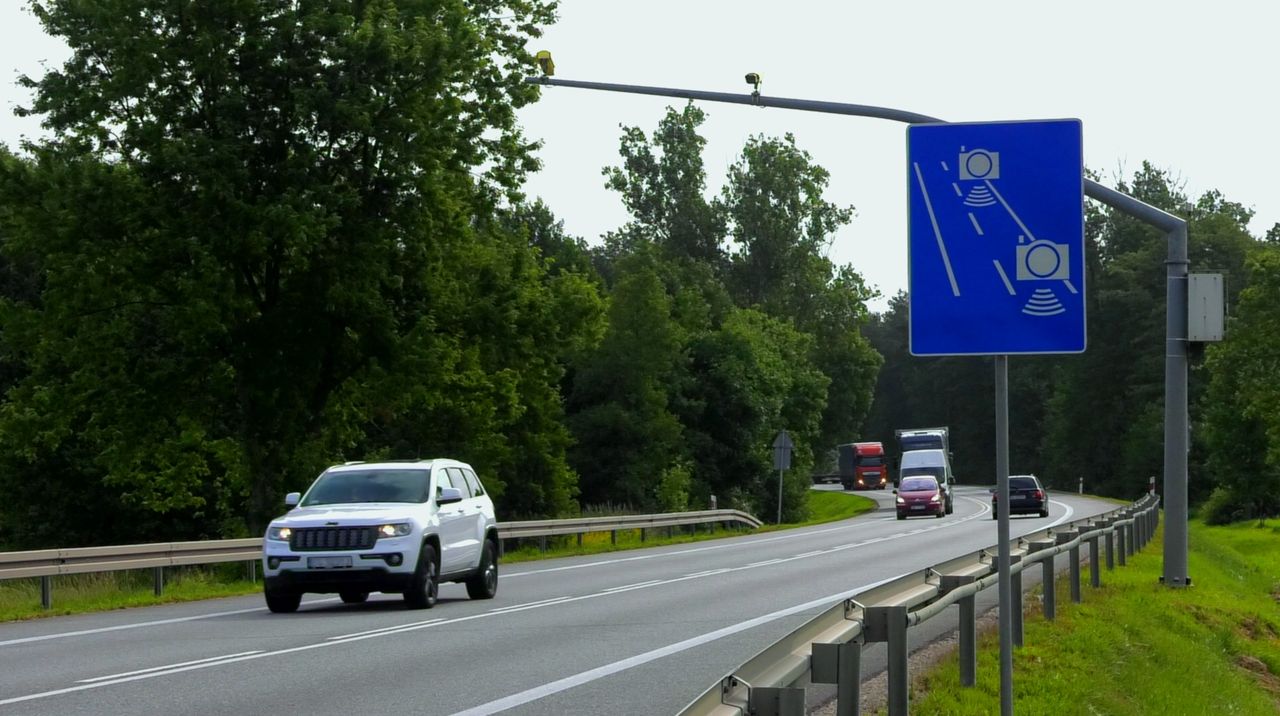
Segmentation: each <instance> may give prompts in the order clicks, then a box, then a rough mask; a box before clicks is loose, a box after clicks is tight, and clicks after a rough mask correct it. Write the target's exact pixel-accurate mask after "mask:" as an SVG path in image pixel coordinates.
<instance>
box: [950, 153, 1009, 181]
mask: <svg viewBox="0 0 1280 716" xmlns="http://www.w3.org/2000/svg"><path fill="white" fill-rule="evenodd" d="M960 149H961V151H960V160H959V163H960V178H961V179H999V178H1000V152H993V151H990V150H988V149H974V150H972V151H968V152H966V151H964V147H961V148H960Z"/></svg>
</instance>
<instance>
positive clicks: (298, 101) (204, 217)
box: [0, 0, 592, 539]
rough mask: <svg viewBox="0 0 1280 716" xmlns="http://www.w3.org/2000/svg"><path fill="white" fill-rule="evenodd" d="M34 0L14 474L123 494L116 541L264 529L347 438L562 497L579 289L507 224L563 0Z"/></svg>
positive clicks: (586, 305) (7, 334)
mask: <svg viewBox="0 0 1280 716" xmlns="http://www.w3.org/2000/svg"><path fill="white" fill-rule="evenodd" d="M31 7H32V9H33V10H34V12H35V14H36V15H37V17H38V18H39V19H40V21H41V22H42V23H43V25H44V27H45V29H46V30H47V31H48V32H49V33H51V34H53V35H56V36H58V37H60V38H62V39H63V40H65V41H66V42H67V44H68V45H69V46H70V48H71V50H72V56H71V59H69V60H68V61H67V62H66V63H65V64H64V65H63V66H62V67H61V68H58V69H53V70H51V71H49V72H48V73H47V74H45V75H44V76H43V77H41V78H35V79H24V80H23V81H24V83H25V84H26V85H27V86H28V87H30V88H32V89H33V90H34V91H35V101H34V103H33V105H32V106H31V107H30V108H27V109H26V110H24V111H25V112H28V113H31V114H34V115H38V116H40V117H41V118H42V120H43V122H44V125H45V126H46V127H47V128H48V129H49V130H50V132H51V137H50V138H49V139H48V140H47V141H42V142H40V143H38V144H33V145H30V146H28V147H26V150H27V152H28V155H27V156H26V157H21V158H20V157H12V156H10V157H6V158H5V161H4V162H3V175H0V194H3V204H4V205H5V206H6V207H7V209H6V211H5V212H4V215H3V221H4V227H3V228H4V237H3V241H4V244H3V253H4V255H5V257H6V261H7V262H8V264H7V265H9V266H13V267H22V268H23V269H24V270H25V271H26V272H27V273H26V276H28V277H30V276H35V277H38V279H39V281H38V284H39V285H38V288H36V289H35V290H31V288H30V283H28V284H27V286H28V290H26V291H14V292H12V293H9V292H6V294H5V302H4V305H3V313H2V315H0V320H2V321H3V323H2V324H0V329H2V330H3V331H4V343H5V359H6V362H7V364H8V365H11V366H21V369H22V370H21V375H19V376H17V377H16V378H14V380H13V383H12V385H11V387H10V390H9V393H8V394H7V396H6V401H5V404H4V405H3V409H2V410H0V433H3V437H2V438H0V439H2V440H3V441H4V442H5V444H6V447H7V448H9V449H8V450H6V455H7V459H8V461H9V462H11V463H12V464H10V465H7V466H6V467H7V468H8V469H6V470H5V471H4V472H5V474H6V479H7V480H8V481H9V482H18V483H20V482H22V481H24V480H28V479H30V478H31V477H32V476H34V475H45V474H49V473H53V474H54V478H53V482H54V483H56V484H60V485H62V484H65V485H66V490H67V491H68V492H75V491H77V490H82V491H83V493H84V494H85V495H94V494H99V493H101V492H103V491H105V492H106V493H107V494H109V495H111V496H112V500H111V501H112V502H113V503H115V504H117V505H118V506H120V507H122V508H123V509H124V510H125V511H124V512H123V513H122V514H124V515H126V516H127V519H126V520H124V521H122V522H121V523H120V524H119V525H118V526H117V527H116V529H115V530H114V532H115V533H116V534H117V535H118V536H119V537H121V538H125V537H130V536H133V535H134V534H145V533H148V532H150V533H152V534H154V533H155V530H154V527H155V525H156V524H157V523H159V522H163V521H165V520H167V521H169V522H170V523H172V522H173V521H174V520H179V521H181V520H187V522H185V523H181V524H180V526H179V528H178V531H179V532H184V533H186V534H189V535H197V534H212V533H218V532H228V531H235V530H237V529H244V525H245V524H246V523H247V524H248V525H249V526H254V525H260V524H261V522H262V520H263V519H264V518H266V517H268V516H270V515H271V514H272V513H274V512H275V511H276V505H277V504H278V499H279V496H280V494H281V493H282V492H283V491H285V490H286V489H287V488H295V489H296V488H298V487H301V486H303V485H305V484H306V482H308V481H309V480H310V478H311V477H312V476H314V474H315V473H316V471H317V470H319V469H320V468H322V467H323V466H324V465H326V464H328V463H330V462H332V461H334V460H335V459H340V458H344V457H352V458H365V457H370V456H378V455H383V456H387V457H410V458H412V457H418V456H424V457H425V456H431V455H435V454H451V455H455V456H458V457H461V458H464V459H470V460H472V461H473V462H475V463H476V465H477V467H479V468H481V469H482V470H483V471H485V472H486V473H489V474H490V475H492V476H491V477H489V480H488V482H489V483H490V485H491V488H492V490H493V492H494V493H495V494H498V495H504V494H506V495H508V498H507V499H511V500H512V504H511V507H512V509H511V510H510V512H514V513H517V514H519V513H543V514H545V513H556V512H562V511H565V510H568V509H570V507H571V505H572V498H573V495H574V489H575V488H574V484H573V482H574V481H573V476H572V474H571V472H570V471H569V469H568V467H567V464H566V463H565V460H564V450H565V446H566V444H567V441H568V435H567V432H566V430H565V428H564V426H563V424H562V420H561V408H560V403H559V396H558V393H557V390H556V386H557V383H558V381H559V379H560V376H561V374H562V371H563V357H564V354H565V351H567V350H568V346H571V345H572V344H574V342H575V341H577V340H578V338H577V336H581V335H588V336H589V335H590V334H591V332H592V329H591V328H590V327H589V326H588V325H586V324H588V323H589V322H590V321H589V317H590V314H591V311H592V309H591V296H590V295H589V291H584V290H582V288H583V287H582V286H581V285H579V286H577V287H576V288H575V287H572V286H570V285H568V284H569V283H571V281H570V282H566V283H565V284H563V285H559V286H557V285H553V284H552V283H550V282H548V281H547V280H546V279H545V277H544V274H545V264H543V263H541V262H540V261H539V259H538V256H537V254H536V253H534V252H533V250H532V249H531V247H530V245H529V243H528V238H527V236H526V235H523V234H522V233H521V232H519V231H513V230H511V227H510V226H509V225H507V226H503V225H502V224H501V222H499V221H496V220H494V218H495V212H496V211H497V208H496V207H497V202H498V201H499V199H500V198H501V197H502V196H504V195H506V196H510V197H513V198H516V195H515V193H514V192H515V190H516V189H517V188H518V187H519V185H520V183H521V180H522V177H523V175H524V172H526V171H527V170H528V169H530V168H532V167H533V166H535V160H534V158H533V155H532V153H531V150H532V148H533V145H532V144H531V143H529V142H528V141H526V140H525V139H523V137H522V136H521V134H520V132H519V130H518V128H517V127H516V123H515V111H516V109H517V108H518V107H519V106H521V105H523V104H525V103H527V102H529V101H531V100H532V99H533V98H534V96H535V93H536V90H534V89H533V88H530V87H528V86H526V85H525V84H524V83H523V82H522V75H523V72H522V71H521V66H522V65H524V64H525V63H527V62H528V61H529V57H528V56H527V54H526V52H525V51H524V49H523V46H524V43H525V41H526V40H527V38H528V36H529V35H531V34H536V33H537V28H538V26H539V25H541V24H544V23H546V22H548V21H549V20H550V19H551V5H550V4H548V3H541V2H533V1H530V2H526V1H524V0H492V1H485V2H467V3H463V2H459V1H456V0H369V1H368V2H363V1H361V2H357V1H354V0H352V1H350V2H330V1H326V2H276V1H269V0H260V1H253V2H239V3H188V2H179V1H178V0H102V1H101V2H94V3H83V2H72V1H70V0H50V1H48V2H33V3H32V4H31ZM566 302H567V303H568V304H575V303H576V304H579V305H582V306H583V308H582V309H581V310H580V311H578V313H577V316H578V318H580V319H582V321H583V323H581V324H577V325H574V324H571V323H569V322H568V321H566V320H565V316H566V315H572V314H567V313H565V312H563V309H565V308H569V306H567V305H566ZM580 329H581V330H580ZM515 481H519V482H520V484H521V486H522V489H521V490H519V491H518V492H514V491H509V490H504V484H509V483H512V482H515ZM526 485H527V486H528V487H526ZM24 509H28V510H29V511H28V512H25V513H21V514H19V513H17V512H15V513H14V514H15V515H16V516H17V517H18V518H20V519H21V520H22V523H23V524H27V523H31V524H34V523H36V522H38V519H37V518H39V517H44V516H45V515H42V514H40V511H41V508H40V507H39V505H29V506H27V507H25V508H24ZM237 525H240V526H239V527H237ZM86 529H89V528H86ZM99 538H100V536H99V535H87V534H86V535H84V536H76V537H75V539H99Z"/></svg>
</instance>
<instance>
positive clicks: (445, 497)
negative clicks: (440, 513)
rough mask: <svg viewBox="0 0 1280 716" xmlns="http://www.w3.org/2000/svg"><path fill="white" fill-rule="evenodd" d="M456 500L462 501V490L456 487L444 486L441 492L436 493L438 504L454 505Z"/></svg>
mask: <svg viewBox="0 0 1280 716" xmlns="http://www.w3.org/2000/svg"><path fill="white" fill-rule="evenodd" d="M455 502H462V490H459V489H458V488H456V487H442V488H440V492H439V494H437V495H436V504H437V505H452V504H453V503H455Z"/></svg>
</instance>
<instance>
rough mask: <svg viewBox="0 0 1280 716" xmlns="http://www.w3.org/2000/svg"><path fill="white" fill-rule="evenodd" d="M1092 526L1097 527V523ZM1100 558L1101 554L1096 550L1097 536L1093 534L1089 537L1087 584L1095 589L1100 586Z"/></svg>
mask: <svg viewBox="0 0 1280 716" xmlns="http://www.w3.org/2000/svg"><path fill="white" fill-rule="evenodd" d="M1093 527H1097V525H1094V526H1093ZM1091 529H1092V528H1091ZM1101 558H1102V554H1101V552H1100V551H1099V550H1098V536H1097V535H1094V536H1092V537H1090V538H1089V586H1091V587H1094V588H1095V589H1096V588H1097V587H1101V586H1102V562H1101Z"/></svg>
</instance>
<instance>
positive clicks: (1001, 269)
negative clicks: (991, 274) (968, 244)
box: [991, 259, 1018, 296]
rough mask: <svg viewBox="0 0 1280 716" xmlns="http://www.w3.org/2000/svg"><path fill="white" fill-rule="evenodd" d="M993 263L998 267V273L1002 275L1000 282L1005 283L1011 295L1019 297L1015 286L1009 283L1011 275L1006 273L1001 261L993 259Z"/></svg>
mask: <svg viewBox="0 0 1280 716" xmlns="http://www.w3.org/2000/svg"><path fill="white" fill-rule="evenodd" d="M991 263H993V264H995V265H996V273H998V274H1000V280H1001V281H1004V288H1005V290H1006V291H1008V292H1009V295H1010V296H1016V295H1018V294H1017V292H1016V291H1014V290H1013V284H1011V283H1009V274H1007V273H1005V272H1004V267H1003V266H1001V265H1000V259H991Z"/></svg>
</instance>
